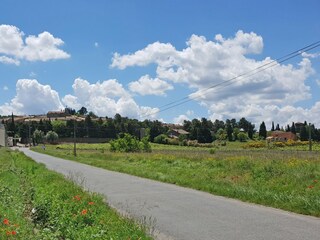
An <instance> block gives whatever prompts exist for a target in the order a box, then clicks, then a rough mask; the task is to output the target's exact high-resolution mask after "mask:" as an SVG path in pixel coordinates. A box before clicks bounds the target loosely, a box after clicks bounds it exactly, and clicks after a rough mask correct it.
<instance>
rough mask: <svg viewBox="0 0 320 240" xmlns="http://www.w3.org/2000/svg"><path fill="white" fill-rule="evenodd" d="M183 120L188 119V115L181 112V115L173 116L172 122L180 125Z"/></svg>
mask: <svg viewBox="0 0 320 240" xmlns="http://www.w3.org/2000/svg"><path fill="white" fill-rule="evenodd" d="M184 120H187V121H190V119H189V117H187V116H186V115H184V114H182V115H179V116H178V117H175V118H173V123H174V124H180V125H182V124H183V122H184Z"/></svg>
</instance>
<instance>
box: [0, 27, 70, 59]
mask: <svg viewBox="0 0 320 240" xmlns="http://www.w3.org/2000/svg"><path fill="white" fill-rule="evenodd" d="M24 35H25V34H24V33H23V32H22V31H20V29H19V28H17V27H16V26H12V25H4V24H2V25H0V54H3V56H0V62H2V63H6V64H15V65H19V64H20V60H28V61H48V60H53V59H66V58H69V57H70V55H69V54H68V53H66V52H64V51H63V50H61V49H60V48H59V47H60V46H62V45H63V44H64V42H63V41H62V40H61V39H60V38H55V37H54V36H53V35H52V34H51V33H49V32H46V31H45V32H43V33H40V34H38V36H33V35H30V36H27V37H26V38H25V40H24V39H23V37H24Z"/></svg>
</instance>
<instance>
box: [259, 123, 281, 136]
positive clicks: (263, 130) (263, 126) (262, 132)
mask: <svg viewBox="0 0 320 240" xmlns="http://www.w3.org/2000/svg"><path fill="white" fill-rule="evenodd" d="M278 125H279V124H278ZM259 137H261V138H263V139H266V137H267V129H266V124H265V123H264V122H262V123H261V124H260V128H259Z"/></svg>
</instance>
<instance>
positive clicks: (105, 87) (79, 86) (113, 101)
mask: <svg viewBox="0 0 320 240" xmlns="http://www.w3.org/2000/svg"><path fill="white" fill-rule="evenodd" d="M72 88H73V95H70V94H69V95H66V96H65V97H64V98H63V99H62V102H63V103H64V104H66V105H67V106H69V107H72V108H75V109H79V108H80V107H81V106H85V107H86V108H87V109H88V110H89V111H93V112H94V113H95V114H97V115H99V116H108V117H113V116H114V115H115V114H116V113H119V114H121V115H122V116H127V117H132V118H139V119H140V118H150V119H152V118H155V117H156V113H157V111H158V109H157V108H150V107H147V106H139V105H138V104H137V103H136V102H135V101H134V99H133V98H132V97H131V95H130V94H129V92H128V91H126V90H125V89H124V88H123V86H122V85H121V84H120V83H119V82H118V81H117V80H115V79H110V80H105V81H102V82H97V83H94V84H91V83H89V82H88V81H87V80H84V79H81V78H77V79H75V81H74V83H73V85H72Z"/></svg>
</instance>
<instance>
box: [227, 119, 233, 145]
mask: <svg viewBox="0 0 320 240" xmlns="http://www.w3.org/2000/svg"><path fill="white" fill-rule="evenodd" d="M226 126H227V137H228V140H229V141H232V140H233V138H232V133H233V129H232V126H231V124H230V123H229V122H228V123H226Z"/></svg>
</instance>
